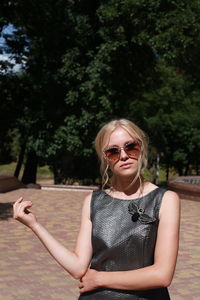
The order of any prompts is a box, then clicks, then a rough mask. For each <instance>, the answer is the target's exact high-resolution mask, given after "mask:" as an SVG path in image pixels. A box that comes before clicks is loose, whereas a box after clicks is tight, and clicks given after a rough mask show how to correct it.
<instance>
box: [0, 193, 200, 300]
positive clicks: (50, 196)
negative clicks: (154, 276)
mask: <svg viewBox="0 0 200 300" xmlns="http://www.w3.org/2000/svg"><path fill="white" fill-rule="evenodd" d="M87 193H88V191H76V190H68V191H67V190H65V191H58V190H56V191H55V190H36V189H20V190H15V191H12V192H8V193H5V194H0V300H76V299H77V297H78V294H79V292H78V288H77V284H78V282H77V281H76V280H74V279H71V277H70V276H69V275H67V273H66V272H65V271H64V270H63V269H62V268H61V267H60V266H59V265H58V264H57V263H56V262H55V261H54V260H53V259H52V258H51V256H50V255H49V254H48V253H47V251H46V250H45V249H44V248H43V246H42V245H41V244H40V242H39V241H38V240H37V238H36V237H35V236H34V235H33V234H32V232H31V231H30V230H29V229H27V228H26V227H24V226H23V225H22V224H20V223H19V222H17V221H15V220H13V219H12V218H11V213H12V203H13V202H14V201H15V200H16V199H17V198H19V197H20V196H23V197H24V198H25V199H26V200H27V199H29V200H31V201H32V202H33V204H34V206H33V209H32V210H33V211H34V212H35V213H36V215H37V216H38V219H39V220H40V222H41V223H42V224H43V225H44V226H45V227H46V228H47V229H48V230H49V231H50V232H51V233H52V234H53V235H54V236H55V237H56V238H57V239H58V240H59V241H60V242H61V243H63V245H66V246H67V247H68V248H70V249H73V247H74V244H75V240H76V236H77V232H78V228H79V224H80V213H81V206H82V203H83V199H84V197H85V195H86V194H87ZM199 250H200V202H194V201H189V200H182V219H181V239H180V250H179V258H178V264H177V268H176V273H175V277H174V280H173V283H172V285H171V287H170V294H171V299H172V300H186V299H187V300H193V299H194V300H200V251H199ZM102 300H103V299H102ZM161 300H162V299H161Z"/></svg>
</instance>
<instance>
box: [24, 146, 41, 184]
mask: <svg viewBox="0 0 200 300" xmlns="http://www.w3.org/2000/svg"><path fill="white" fill-rule="evenodd" d="M37 164H38V157H37V154H36V152H35V151H30V152H28V156H27V160H26V165H25V168H24V173H23V176H22V182H23V183H24V184H28V183H36V176H37Z"/></svg>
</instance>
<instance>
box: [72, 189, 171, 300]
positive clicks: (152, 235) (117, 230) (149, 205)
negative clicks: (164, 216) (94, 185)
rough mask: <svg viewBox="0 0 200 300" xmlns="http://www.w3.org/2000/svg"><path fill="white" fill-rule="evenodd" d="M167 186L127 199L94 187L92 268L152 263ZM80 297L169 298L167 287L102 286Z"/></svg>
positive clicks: (125, 267) (87, 299)
mask: <svg viewBox="0 0 200 300" xmlns="http://www.w3.org/2000/svg"><path fill="white" fill-rule="evenodd" d="M165 191H166V190H165V189H161V188H156V189H155V190H153V191H152V192H150V193H148V194H147V195H145V196H143V197H140V198H137V199H134V200H124V199H118V198H113V197H111V196H110V195H108V194H107V193H106V192H104V191H101V190H98V191H94V192H93V195H92V200H91V220H92V246H93V256H92V260H91V266H90V268H91V269H95V270H97V271H108V272H109V271H127V270H134V269H139V268H143V267H146V266H150V265H152V264H153V262H154V249H155V243H156V236H157V229H158V223H159V209H160V205H161V202H162V198H163V194H164V193H165ZM78 299H79V300H118V299H119V300H129V299H131V300H134V299H135V300H136V299H140V300H147V299H148V300H149V299H151V300H169V299H170V297H169V294H168V290H167V288H159V289H152V290H145V291H133V290H118V289H108V288H101V289H97V290H93V291H91V292H87V293H84V294H82V295H80V297H79V298H78Z"/></svg>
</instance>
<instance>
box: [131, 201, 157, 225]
mask: <svg viewBox="0 0 200 300" xmlns="http://www.w3.org/2000/svg"><path fill="white" fill-rule="evenodd" d="M144 211H145V210H144V208H139V207H138V206H137V205H136V204H135V203H134V202H133V201H132V202H131V203H130V204H129V206H128V212H129V214H130V215H132V221H133V222H136V221H137V220H139V221H140V222H141V223H144V224H149V223H153V222H155V221H156V218H151V217H150V216H148V215H147V214H145V213H144Z"/></svg>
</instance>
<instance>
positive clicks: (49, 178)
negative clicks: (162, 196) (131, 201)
mask: <svg viewBox="0 0 200 300" xmlns="http://www.w3.org/2000/svg"><path fill="white" fill-rule="evenodd" d="M15 167H16V162H12V163H10V164H4V165H0V176H13V175H14V171H15ZM22 174H23V168H22V170H21V172H20V176H19V179H20V178H21V177H22ZM176 176H178V175H177V173H176V172H174V171H173V170H170V177H176ZM145 179H146V180H150V172H149V170H146V171H145ZM70 181H71V182H72V184H73V182H74V180H73V179H71V180H70ZM75 181H77V180H75ZM37 182H38V183H53V173H52V172H51V171H50V169H49V167H48V166H43V167H38V171H37ZM85 184H86V183H85ZM158 184H159V185H162V186H166V185H167V182H166V172H165V169H162V168H160V170H159V177H158Z"/></svg>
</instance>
